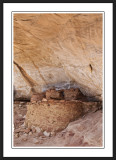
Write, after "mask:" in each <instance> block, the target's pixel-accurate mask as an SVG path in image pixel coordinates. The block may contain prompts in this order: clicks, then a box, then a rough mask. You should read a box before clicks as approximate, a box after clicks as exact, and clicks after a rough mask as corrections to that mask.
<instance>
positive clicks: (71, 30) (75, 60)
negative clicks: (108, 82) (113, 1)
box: [13, 13, 103, 146]
mask: <svg viewBox="0 0 116 160" xmlns="http://www.w3.org/2000/svg"><path fill="white" fill-rule="evenodd" d="M13 18H14V22H13V27H14V34H13V35H14V43H13V48H14V60H13V64H14V66H13V70H14V75H13V78H14V82H13V85H14V135H15V136H14V137H15V138H14V145H16V146H18V145H19V146H20V145H23V146H25V145H26V146H29V145H31V146H33V145H34V146H36V145H37V146H40V145H43V146H45V145H46V146H47V145H51V146H52V145H54V146H56V145H58V146H60V145H61V146H101V145H102V110H101V109H102V67H103V66H102V14H97V13H95V14H93V13H90V14H83V13H82V14H77V13H74V14H71V13H70V14H69V13H67V14H61V13H58V14H56V13H52V14H48V13H47V14H40V13H38V14H37V13H36V14H22V13H20V14H19V13H17V14H16V13H15V14H14V15H13ZM19 115H20V116H19ZM93 115H94V116H93ZM82 117H84V118H85V119H83V118H82ZM88 117H89V118H88ZM91 118H92V119H93V123H92V124H91V122H90V120H91ZM83 120H84V121H85V124H84V123H83ZM73 121H74V122H73ZM93 124H94V125H95V126H98V125H99V127H98V128H97V127H96V128H94V127H93V128H94V129H93V130H92V128H91V126H93ZM70 125H72V126H73V125H74V126H76V127H77V128H78V129H79V133H76V127H74V128H73V127H72V126H71V127H72V128H70ZM82 126H84V127H82ZM87 129H88V130H87ZM69 130H70V131H69ZM64 132H65V134H64ZM82 133H83V134H82ZM87 133H89V134H88V135H87ZM25 134H26V135H25ZM79 134H81V135H82V136H80V135H79ZM52 135H55V136H53V137H52ZM89 135H91V136H89ZM30 136H31V138H30ZM42 136H43V138H42ZM44 136H45V137H51V140H48V139H45V141H44V138H45V137H44ZM58 136H60V140H61V141H60V140H59V138H58ZM35 137H36V138H35ZM62 137H65V139H67V140H66V141H63V140H62ZM70 137H73V138H74V140H72V142H71V141H70ZM76 137H78V138H76ZM88 137H89V138H88ZM34 138H35V139H34ZM29 139H31V140H29ZM93 139H94V140H93ZM79 140H80V141H79ZM53 141H54V142H55V144H53V143H52V142H53Z"/></svg>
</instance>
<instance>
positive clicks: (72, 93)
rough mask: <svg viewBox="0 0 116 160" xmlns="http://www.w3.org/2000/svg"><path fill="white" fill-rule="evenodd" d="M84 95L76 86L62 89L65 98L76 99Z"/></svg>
mask: <svg viewBox="0 0 116 160" xmlns="http://www.w3.org/2000/svg"><path fill="white" fill-rule="evenodd" d="M83 97H84V95H83V94H82V93H81V91H80V90H79V89H78V88H76V89H73V88H71V89H66V90H64V98H65V100H76V99H81V98H83Z"/></svg>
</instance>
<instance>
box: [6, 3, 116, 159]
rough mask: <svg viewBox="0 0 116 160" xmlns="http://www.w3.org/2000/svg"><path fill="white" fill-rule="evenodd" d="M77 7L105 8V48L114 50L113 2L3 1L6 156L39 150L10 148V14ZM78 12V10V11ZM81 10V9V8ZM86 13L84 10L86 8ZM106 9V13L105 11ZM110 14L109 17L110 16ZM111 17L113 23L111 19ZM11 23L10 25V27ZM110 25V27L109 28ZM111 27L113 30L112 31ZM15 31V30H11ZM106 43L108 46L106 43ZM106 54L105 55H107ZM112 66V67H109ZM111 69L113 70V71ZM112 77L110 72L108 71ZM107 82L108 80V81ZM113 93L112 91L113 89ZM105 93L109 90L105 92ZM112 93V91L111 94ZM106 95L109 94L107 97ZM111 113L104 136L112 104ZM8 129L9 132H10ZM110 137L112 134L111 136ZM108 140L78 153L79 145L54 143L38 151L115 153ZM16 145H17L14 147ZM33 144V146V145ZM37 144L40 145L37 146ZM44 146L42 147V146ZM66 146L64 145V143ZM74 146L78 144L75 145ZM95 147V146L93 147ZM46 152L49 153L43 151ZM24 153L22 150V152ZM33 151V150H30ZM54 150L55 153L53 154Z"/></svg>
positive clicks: (58, 153) (34, 153)
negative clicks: (71, 147)
mask: <svg viewBox="0 0 116 160" xmlns="http://www.w3.org/2000/svg"><path fill="white" fill-rule="evenodd" d="M53 8H54V10H55V11H75V10H78V11H81V10H85V11H90V12H92V11H104V12H105V15H106V21H105V27H106V25H108V26H109V27H106V29H105V35H106V33H108V37H110V38H108V39H110V42H108V39H106V38H105V43H106V44H105V51H106V49H107V50H108V51H109V53H110V52H112V33H111V32H112V4H107V3H106V4H102V3H100V4H99V3H98V4H95V3H94V4H93V3H89V4H85V3H84V4H77V3H73V4H70V3H69V4H68V3H67V4H63V3H62V4H60V3H58V4H56V3H55V4H52V3H51V4H46V3H44V4H42V3H40V4H38V3H37V4H29V3H27V4H22V3H20V4H19V3H17V4H15V3H10V4H4V113H3V114H4V156H12V157H13V156H19V157H20V156H22V155H23V156H29V157H30V156H31V155H33V157H36V156H38V150H36V149H35V147H34V149H35V150H34V149H29V151H30V150H31V152H29V151H28V149H26V148H27V147H26V148H25V149H18V148H17V149H12V148H11V145H10V142H11V137H10V136H11V132H9V131H11V118H12V117H11V116H9V113H11V108H10V107H9V108H8V107H7V106H9V105H10V104H11V103H10V102H11V99H10V97H11V93H10V91H11V90H12V87H11V82H10V83H9V82H8V80H11V74H10V73H11V70H12V69H11V67H12V66H11V64H10V62H11V61H10V59H11V18H10V15H11V12H13V11H17V12H18V11H30V12H31V11H37V10H39V11H54V10H53ZM78 13H79V12H78ZM81 13H82V12H81ZM84 13H85V12H84ZM106 13H107V14H106ZM107 17H109V18H107ZM109 21H110V23H109ZM8 26H9V28H8ZM109 28H110V29H109ZM110 31H111V32H110ZM12 33H13V32H12ZM106 45H108V46H109V48H108V46H107V47H106ZM105 53H106V54H107V53H108V52H107V51H106V52H105ZM105 57H106V55H105ZM107 60H108V61H110V65H109V64H108V66H107V65H105V69H108V74H110V76H111V77H112V72H111V70H112V55H111V56H110V58H109V57H108V59H107ZM105 64H106V59H105ZM109 66H110V68H109ZM110 72H111V73H110ZM104 77H105V80H106V75H104ZM108 77H109V75H108ZM109 79H110V82H111V83H112V78H109ZM105 83H107V84H109V81H108V82H107V81H106V82H105ZM7 90H9V92H7ZM109 90H110V91H111V88H110V87H109ZM110 93H112V92H110ZM105 95H106V94H105ZM111 96H112V95H111ZM111 96H110V100H111V103H108V104H110V105H111V106H112V97H111ZM107 97H108V98H109V95H107ZM107 97H106V98H107ZM5 99H7V101H5ZM105 105H106V102H105ZM108 114H109V115H110V117H108V116H107V117H108V118H109V119H110V120H109V121H107V119H106V115H105V122H106V121H107V122H106V124H107V125H108V124H110V125H108V126H109V127H110V134H106V136H105V137H107V138H109V135H110V137H112V125H111V124H112V116H113V115H112V107H111V110H110V112H109V111H108ZM7 117H8V118H9V121H8V119H7ZM108 130H109V129H108V128H107V130H106V128H105V133H107V132H106V131H108ZM8 133H9V134H8ZM109 139H110V138H109ZM105 142H106V143H105V144H106V147H105V148H104V149H103V148H100V149H101V150H100V149H97V148H96V147H95V148H96V149H97V150H96V149H95V148H94V150H93V149H92V148H93V147H92V148H91V147H89V148H88V149H89V150H88V149H86V150H85V148H83V147H82V148H81V149H79V148H80V147H79V148H78V147H77V149H79V152H78V155H77V150H76V149H71V150H69V149H68V148H67V149H68V150H67V149H62V148H61V147H60V149H56V148H55V147H54V149H50V147H49V149H48V150H47V149H45V147H43V149H41V152H40V153H39V156H53V157H54V156H58V157H59V156H68V157H69V156H73V157H75V156H84V157H86V156H87V155H89V156H90V157H91V156H93V155H96V156H103V155H104V156H105V154H106V156H107V155H110V156H111V155H112V139H110V141H108V140H107V139H106V138H105ZM15 148H16V147H15ZM31 148H32V147H31ZM37 148H38V147H37ZM40 148H41V147H40ZM52 148H53V147H52ZM63 148H64V147H63ZM74 148H75V147H74ZM83 149H84V155H83ZM91 149H92V150H91ZM104 151H105V154H104ZM45 152H46V153H47V154H46V155H45V154H44V153H45ZM21 153H22V154H21ZM31 153H33V154H31ZM54 153H55V154H54ZM98 153H99V154H98Z"/></svg>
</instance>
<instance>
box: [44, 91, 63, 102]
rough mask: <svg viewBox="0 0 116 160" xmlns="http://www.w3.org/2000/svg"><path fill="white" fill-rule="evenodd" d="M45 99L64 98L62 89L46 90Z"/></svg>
mask: <svg viewBox="0 0 116 160" xmlns="http://www.w3.org/2000/svg"><path fill="white" fill-rule="evenodd" d="M46 99H48V100H49V99H64V96H63V91H62V90H60V91H56V90H55V89H51V90H47V91H46Z"/></svg>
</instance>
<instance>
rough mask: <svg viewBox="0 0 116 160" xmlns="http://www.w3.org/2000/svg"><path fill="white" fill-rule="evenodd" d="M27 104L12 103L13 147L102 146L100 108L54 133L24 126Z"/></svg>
mask: <svg viewBox="0 0 116 160" xmlns="http://www.w3.org/2000/svg"><path fill="white" fill-rule="evenodd" d="M27 104H28V102H15V103H14V147H26V146H27V147H34V146H35V147H41V146H44V147H45V146H68V147H69V146H87V147H88V146H102V110H99V111H97V112H94V113H89V114H87V115H85V116H83V117H82V118H79V119H78V120H76V121H74V122H71V123H69V125H68V126H67V128H66V129H64V130H63V131H61V132H58V133H56V134H55V133H54V132H53V133H48V132H42V131H41V130H40V128H37V127H36V128H34V127H33V128H27V127H26V126H25V116H26V112H27V106H26V105H27Z"/></svg>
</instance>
